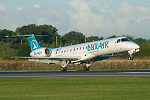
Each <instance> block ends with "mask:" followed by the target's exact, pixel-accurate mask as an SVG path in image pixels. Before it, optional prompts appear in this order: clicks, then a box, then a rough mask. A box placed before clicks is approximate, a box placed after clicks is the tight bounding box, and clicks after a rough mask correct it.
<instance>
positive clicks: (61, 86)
mask: <svg viewBox="0 0 150 100" xmlns="http://www.w3.org/2000/svg"><path fill="white" fill-rule="evenodd" d="M110 99H111V100H127V99H128V100H149V99H150V77H55V78H54V77H48V78H0V100H110Z"/></svg>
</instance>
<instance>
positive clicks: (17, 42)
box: [0, 24, 150, 59]
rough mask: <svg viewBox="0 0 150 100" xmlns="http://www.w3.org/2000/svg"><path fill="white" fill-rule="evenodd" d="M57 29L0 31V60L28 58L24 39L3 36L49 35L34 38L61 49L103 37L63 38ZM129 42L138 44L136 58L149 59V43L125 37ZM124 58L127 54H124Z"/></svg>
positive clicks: (73, 34)
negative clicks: (18, 57)
mask: <svg viewBox="0 0 150 100" xmlns="http://www.w3.org/2000/svg"><path fill="white" fill-rule="evenodd" d="M57 31H58V29H57V28H56V27H53V26H52V25H36V24H29V25H24V26H22V27H18V28H17V29H16V31H15V32H14V31H11V30H7V29H3V30H1V29H0V58H3V59H9V58H10V57H11V56H14V55H15V56H30V55H29V54H30V52H31V51H30V46H29V43H28V40H27V39H26V37H15V38H6V37H5V36H12V35H26V34H35V35H49V36H48V37H45V36H43V37H36V38H37V40H38V42H39V44H40V45H41V46H43V47H51V48H55V47H62V46H68V45H74V44H79V43H85V42H92V41H97V40H103V39H105V38H104V37H98V36H90V37H86V36H85V35H84V34H83V33H81V32H76V31H71V32H68V33H66V34H64V35H63V36H61V35H59V34H58V33H57ZM113 37H117V36H116V35H113V36H110V37H108V38H113ZM126 37H128V38H129V39H130V40H132V41H134V42H136V43H138V44H139V45H140V52H138V53H136V54H134V56H136V57H145V56H146V57H149V56H150V52H149V51H150V41H149V40H146V39H143V38H133V37H132V36H126ZM124 54H125V55H124V57H127V56H128V54H127V53H124Z"/></svg>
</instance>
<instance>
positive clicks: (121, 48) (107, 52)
mask: <svg viewBox="0 0 150 100" xmlns="http://www.w3.org/2000/svg"><path fill="white" fill-rule="evenodd" d="M35 36H47V35H34V34H28V35H15V36H6V37H27V39H28V41H29V45H30V48H31V53H30V57H18V56H14V57H11V58H26V59H29V61H36V62H42V63H47V64H61V69H60V70H61V71H67V65H68V64H69V63H73V64H82V63H86V66H84V67H83V70H84V71H89V69H90V65H91V63H92V62H95V61H100V60H103V59H108V58H109V57H114V56H122V55H123V54H119V53H120V52H128V53H129V55H130V57H129V60H133V57H132V54H133V53H136V52H138V51H139V48H140V46H139V45H138V44H136V43H135V42H133V41H131V40H130V39H128V38H126V37H116V38H111V39H105V40H99V41H93V42H87V43H81V44H76V45H71V46H65V47H58V48H49V47H41V46H40V45H39V43H38V41H37V40H36V38H35Z"/></svg>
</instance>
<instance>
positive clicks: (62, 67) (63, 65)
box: [60, 61, 69, 72]
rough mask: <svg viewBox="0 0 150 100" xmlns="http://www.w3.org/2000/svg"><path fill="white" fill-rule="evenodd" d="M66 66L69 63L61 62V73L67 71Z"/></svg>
mask: <svg viewBox="0 0 150 100" xmlns="http://www.w3.org/2000/svg"><path fill="white" fill-rule="evenodd" d="M68 64H69V61H62V64H61V68H60V70H61V71H62V72H66V71H67V65H68Z"/></svg>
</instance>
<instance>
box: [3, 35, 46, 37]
mask: <svg viewBox="0 0 150 100" xmlns="http://www.w3.org/2000/svg"><path fill="white" fill-rule="evenodd" d="M32 36H49V35H34V34H28V35H13V36H5V37H32Z"/></svg>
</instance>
